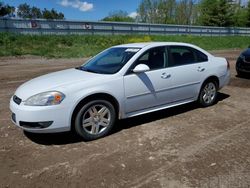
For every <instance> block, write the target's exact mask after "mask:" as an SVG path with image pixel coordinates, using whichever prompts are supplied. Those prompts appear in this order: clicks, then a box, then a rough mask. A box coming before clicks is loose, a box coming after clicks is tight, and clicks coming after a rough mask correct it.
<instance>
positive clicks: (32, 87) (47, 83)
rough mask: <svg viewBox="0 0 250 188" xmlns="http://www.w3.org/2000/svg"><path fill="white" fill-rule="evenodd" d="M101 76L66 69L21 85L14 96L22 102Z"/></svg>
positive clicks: (100, 75)
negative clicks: (39, 94) (40, 94)
mask: <svg viewBox="0 0 250 188" xmlns="http://www.w3.org/2000/svg"><path fill="white" fill-rule="evenodd" d="M103 76H104V75H102V74H96V73H90V72H86V71H81V70H77V69H67V70H63V71H58V72H54V73H50V74H46V75H43V76H40V77H37V78H34V79H32V80H30V81H28V82H25V83H24V84H22V85H21V86H20V87H19V88H18V89H17V91H16V93H15V95H16V96H18V97H20V98H21V99H22V100H26V99H27V98H29V97H31V96H33V95H36V94H38V93H42V92H46V91H54V90H56V89H57V88H59V87H63V86H66V85H69V84H76V83H79V82H83V83H85V82H86V81H93V80H95V79H99V78H102V79H103Z"/></svg>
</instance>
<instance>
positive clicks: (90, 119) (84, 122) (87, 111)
mask: <svg viewBox="0 0 250 188" xmlns="http://www.w3.org/2000/svg"><path fill="white" fill-rule="evenodd" d="M115 120H116V111H115V108H114V106H113V105H112V104H111V103H110V102H109V101H106V100H93V101H90V102H88V103H86V104H84V105H83V106H82V107H81V108H80V110H79V111H78V113H77V115H76V118H75V124H74V125H75V130H76V132H77V134H78V135H80V136H81V137H82V138H83V139H84V140H86V141H90V140H95V139H98V138H101V137H104V136H106V135H107V134H109V133H110V131H111V129H112V127H113V126H114V123H115Z"/></svg>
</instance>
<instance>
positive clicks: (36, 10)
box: [30, 7, 43, 18]
mask: <svg viewBox="0 0 250 188" xmlns="http://www.w3.org/2000/svg"><path fill="white" fill-rule="evenodd" d="M30 15H31V18H42V17H43V15H42V13H41V10H40V9H39V8H37V7H32V8H31V10H30Z"/></svg>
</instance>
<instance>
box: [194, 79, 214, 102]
mask: <svg viewBox="0 0 250 188" xmlns="http://www.w3.org/2000/svg"><path fill="white" fill-rule="evenodd" d="M217 95H218V84H217V82H216V81H214V80H208V81H206V82H205V83H204V84H203V85H202V87H201V90H200V94H199V98H198V102H199V103H200V105H201V106H203V107H207V106H212V105H213V104H214V103H215V102H216V101H217Z"/></svg>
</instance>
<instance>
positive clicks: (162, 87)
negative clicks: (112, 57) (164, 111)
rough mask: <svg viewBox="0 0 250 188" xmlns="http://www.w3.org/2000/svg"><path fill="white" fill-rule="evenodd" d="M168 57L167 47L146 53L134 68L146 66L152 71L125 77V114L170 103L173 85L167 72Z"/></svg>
mask: <svg viewBox="0 0 250 188" xmlns="http://www.w3.org/2000/svg"><path fill="white" fill-rule="evenodd" d="M167 61H168V55H167V53H166V48H165V47H157V48H152V49H150V50H148V51H146V52H145V53H144V54H143V55H142V56H141V57H140V58H139V59H138V60H137V61H136V62H135V63H134V65H133V66H132V68H131V69H133V68H134V67H135V66H136V65H138V64H146V65H148V66H149V68H150V71H148V72H144V73H133V72H132V71H131V72H129V73H128V74H127V75H125V76H124V89H125V97H126V99H125V112H126V113H127V114H128V113H132V112H136V111H140V110H144V109H145V110H146V109H149V108H151V107H155V106H158V105H161V104H165V103H168V102H169V101H170V98H169V97H168V95H167V93H166V92H167V89H168V87H169V86H170V85H171V84H170V77H169V75H168V72H167V68H166V65H167Z"/></svg>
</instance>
